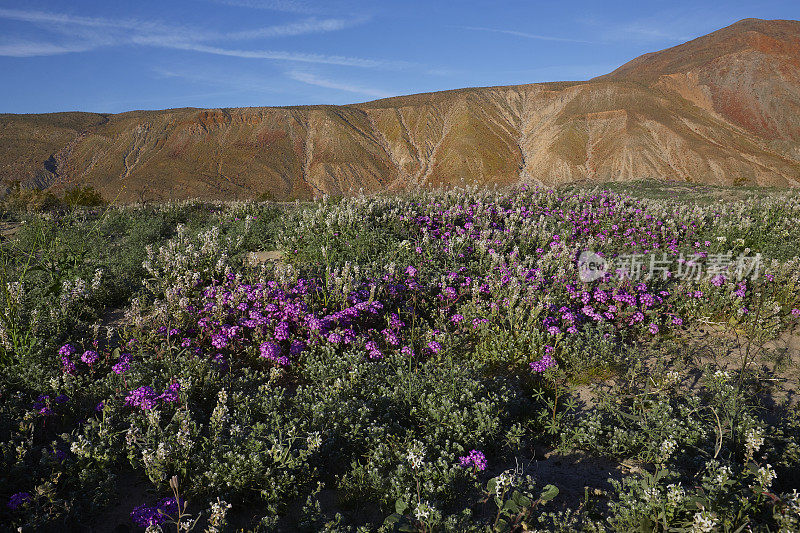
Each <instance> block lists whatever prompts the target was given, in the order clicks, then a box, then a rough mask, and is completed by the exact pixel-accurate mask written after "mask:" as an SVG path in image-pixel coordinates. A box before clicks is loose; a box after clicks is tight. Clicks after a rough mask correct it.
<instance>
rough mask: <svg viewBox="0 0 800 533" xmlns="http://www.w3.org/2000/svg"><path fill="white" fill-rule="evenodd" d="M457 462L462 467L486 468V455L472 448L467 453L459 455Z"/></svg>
mask: <svg viewBox="0 0 800 533" xmlns="http://www.w3.org/2000/svg"><path fill="white" fill-rule="evenodd" d="M458 462H459V464H460V465H461V466H462V467H463V468H469V467H475V469H476V470H486V456H485V455H483V452H479V451H478V450H472V451H470V452H469V454H468V455H465V456H463V457H459V458H458Z"/></svg>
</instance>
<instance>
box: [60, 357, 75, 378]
mask: <svg viewBox="0 0 800 533" xmlns="http://www.w3.org/2000/svg"><path fill="white" fill-rule="evenodd" d="M61 371H62V372H64V373H65V374H74V373H75V363H73V362H72V361H70V359H69V357H62V358H61Z"/></svg>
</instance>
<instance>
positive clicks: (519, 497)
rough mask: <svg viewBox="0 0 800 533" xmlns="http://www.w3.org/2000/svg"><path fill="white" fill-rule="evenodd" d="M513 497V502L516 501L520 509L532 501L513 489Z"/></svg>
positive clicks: (528, 505)
mask: <svg viewBox="0 0 800 533" xmlns="http://www.w3.org/2000/svg"><path fill="white" fill-rule="evenodd" d="M513 499H514V503H516V504H517V505H518V506H519V507H520V508H522V509H525V508H528V507H530V506H531V504H532V503H533V501H531V499H530V498H528V497H527V496H525V495H524V494H522V493H521V492H518V491H514V496H513Z"/></svg>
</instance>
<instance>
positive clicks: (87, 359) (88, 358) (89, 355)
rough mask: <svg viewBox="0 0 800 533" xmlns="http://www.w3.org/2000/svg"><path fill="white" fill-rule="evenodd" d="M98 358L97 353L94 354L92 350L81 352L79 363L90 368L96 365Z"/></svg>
mask: <svg viewBox="0 0 800 533" xmlns="http://www.w3.org/2000/svg"><path fill="white" fill-rule="evenodd" d="M99 358H100V356H99V355H97V352H95V351H94V350H86V351H85V352H83V355H82V356H81V361H83V362H84V363H86V364H87V365H89V366H91V365H93V364H94V363H96V362H97V360H98V359H99Z"/></svg>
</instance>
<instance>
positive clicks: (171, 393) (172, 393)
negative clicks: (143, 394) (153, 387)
mask: <svg viewBox="0 0 800 533" xmlns="http://www.w3.org/2000/svg"><path fill="white" fill-rule="evenodd" d="M180 389H181V384H180V383H178V382H177V381H176V382H174V383H172V384H170V385H169V386H168V387H167V388H166V389H165V390H164V392H163V393H162V394H161V396H159V397H158V398H159V399H160V400H163V401H165V402H167V403H175V402H177V401H178V391H179V390H180Z"/></svg>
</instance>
